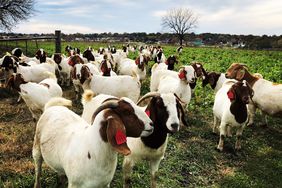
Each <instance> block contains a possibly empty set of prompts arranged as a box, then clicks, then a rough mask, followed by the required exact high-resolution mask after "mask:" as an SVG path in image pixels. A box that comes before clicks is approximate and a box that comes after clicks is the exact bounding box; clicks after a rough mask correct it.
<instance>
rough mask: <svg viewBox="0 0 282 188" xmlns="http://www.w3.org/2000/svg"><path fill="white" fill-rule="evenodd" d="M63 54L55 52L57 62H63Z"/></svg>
mask: <svg viewBox="0 0 282 188" xmlns="http://www.w3.org/2000/svg"><path fill="white" fill-rule="evenodd" d="M62 59H63V58H62V55H61V54H60V53H55V54H54V61H55V62H56V63H57V64H60V63H61V62H62Z"/></svg>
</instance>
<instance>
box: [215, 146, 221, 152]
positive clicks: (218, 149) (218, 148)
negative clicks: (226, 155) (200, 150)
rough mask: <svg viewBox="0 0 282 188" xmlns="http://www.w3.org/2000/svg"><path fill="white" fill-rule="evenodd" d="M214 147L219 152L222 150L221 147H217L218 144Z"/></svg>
mask: <svg viewBox="0 0 282 188" xmlns="http://www.w3.org/2000/svg"><path fill="white" fill-rule="evenodd" d="M215 149H216V150H217V151H219V152H222V151H223V147H218V146H217V147H216V148H215Z"/></svg>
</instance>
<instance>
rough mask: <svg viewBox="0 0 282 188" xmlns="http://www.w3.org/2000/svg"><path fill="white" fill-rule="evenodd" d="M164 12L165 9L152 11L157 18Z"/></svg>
mask: <svg viewBox="0 0 282 188" xmlns="http://www.w3.org/2000/svg"><path fill="white" fill-rule="evenodd" d="M165 14H166V10H157V11H154V12H152V15H153V16H154V17H158V18H161V17H163V16H164V15H165Z"/></svg>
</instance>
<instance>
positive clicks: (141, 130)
mask: <svg viewBox="0 0 282 188" xmlns="http://www.w3.org/2000/svg"><path fill="white" fill-rule="evenodd" d="M70 103H71V101H69V100H66V99H63V98H54V99H51V100H50V101H49V102H48V103H47V104H46V105H45V111H44V113H43V114H42V116H41V117H40V119H39V121H38V123H37V126H36V132H35V137H34V144H33V151H32V154H33V159H34V162H35V175H36V177H35V185H34V187H40V176H41V171H42V169H41V167H42V162H43V160H44V161H45V162H46V163H47V165H48V166H50V167H51V168H52V169H54V170H55V171H56V172H57V173H59V175H64V174H65V175H66V176H67V179H68V187H69V188H73V187H84V188H90V187H97V188H98V187H109V186H110V182H111V180H112V178H113V176H114V172H115V169H116V165H117V153H121V154H123V155H128V154H130V149H129V148H128V146H127V143H126V137H127V136H128V137H130V136H132V137H139V136H144V137H145V136H148V135H149V134H151V133H152V131H153V127H152V126H151V124H152V121H151V120H150V119H149V117H148V116H147V115H146V114H145V112H144V111H142V109H141V108H140V107H138V106H137V105H135V104H134V102H133V101H131V100H130V99H128V98H122V99H120V100H117V101H109V102H105V103H103V104H102V105H101V106H100V107H99V108H98V109H97V110H96V111H95V112H94V116H95V118H94V120H93V123H92V124H89V123H87V122H86V121H85V120H83V119H82V118H81V117H80V116H78V115H77V114H75V113H74V112H72V111H71V110H69V109H68V108H66V107H64V106H58V105H69V104H70Z"/></svg>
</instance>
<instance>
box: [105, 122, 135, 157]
mask: <svg viewBox="0 0 282 188" xmlns="http://www.w3.org/2000/svg"><path fill="white" fill-rule="evenodd" d="M107 139H108V142H109V143H110V144H111V145H112V147H113V149H114V150H115V151H117V152H118V153H120V154H122V155H129V154H130V153H131V151H130V149H129V147H128V146H127V143H126V132H125V127H124V125H123V122H122V121H121V119H120V118H119V117H115V118H113V117H110V118H109V119H108V126H107Z"/></svg>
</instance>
